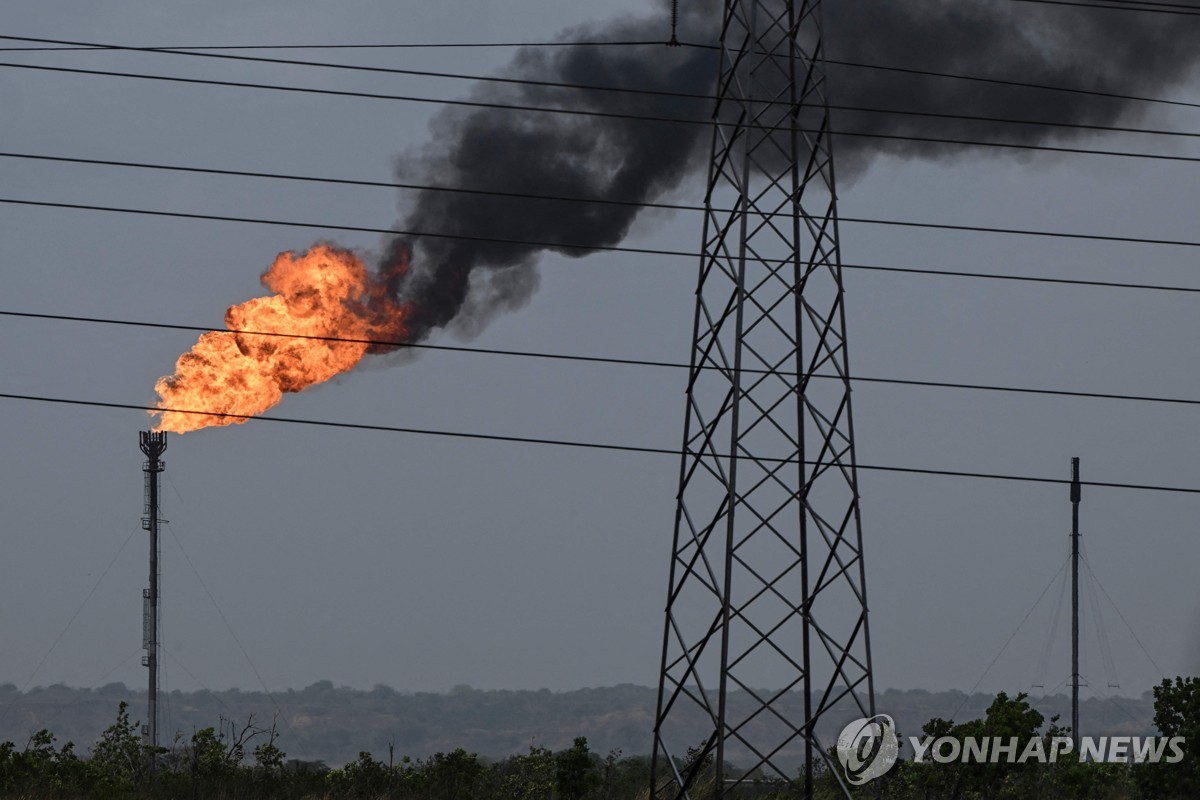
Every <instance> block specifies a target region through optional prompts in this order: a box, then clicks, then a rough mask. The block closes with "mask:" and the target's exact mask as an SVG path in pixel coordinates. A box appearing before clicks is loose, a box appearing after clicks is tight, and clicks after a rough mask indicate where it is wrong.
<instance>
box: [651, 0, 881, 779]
mask: <svg viewBox="0 0 1200 800" xmlns="http://www.w3.org/2000/svg"><path fill="white" fill-rule="evenodd" d="M720 51H721V52H720V56H719V57H720V66H719V71H718V75H717V94H718V100H717V106H716V109H715V111H714V115H713V118H714V131H713V143H712V159H711V162H710V167H709V173H708V184H707V193H706V197H705V209H706V213H705V222H704V234H703V239H704V241H703V255H702V258H701V261H700V265H699V266H700V269H699V285H698V287H697V290H696V316H695V327H694V333H693V339H692V342H693V344H692V358H691V370H690V374H689V381H688V388H687V401H686V422H685V428H684V442H683V457H682V462H681V466H680V480H679V494H678V505H677V509H676V517H675V537H674V544H673V550H672V558H671V570H670V580H669V589H668V594H667V605H666V624H665V627H664V636H663V656H662V665H661V673H660V682H659V693H658V709H657V714H656V718H655V747H654V755H653V760H654V764H653V766H654V770H655V772H654V775H655V779H654V780H655V786H654V787H653V790H652V791H653V796H654V797H655V798H667V797H694V796H696V795H697V794H698V793H702V794H704V796H706V797H708V796H713V797H724V796H728V795H730V794H737V793H739V789H740V787H741V786H742V785H743V784H746V783H749V781H750V780H752V779H754V778H755V777H759V778H762V779H766V780H772V781H786V782H788V783H791V784H793V786H794V788H797V789H799V790H800V791H801V792H802V793H803V794H804V796H806V797H810V798H811V797H812V792H813V786H812V778H813V770H814V766H815V765H816V762H817V760H818V759H824V760H825V761H826V762H827V763H828V764H829V767H830V770H831V773H832V774H833V775H835V776H837V778H838V780H839V781H840V780H841V772H840V767H839V766H838V765H837V764H836V762H834V761H833V760H832V759H831V757H830V754H829V752H828V750H829V747H830V745H832V744H833V739H834V737H836V735H837V731H836V730H830V729H828V728H823V729H822V730H818V727H821V726H822V721H823V720H825V719H826V717H827V715H829V714H830V712H831V711H836V719H830V720H829V722H828V724H829V725H832V724H834V723H835V722H841V723H844V722H846V721H849V720H850V719H853V718H856V717H869V716H872V715H873V712H874V691H873V690H874V687H873V683H872V677H871V655H870V647H869V643H868V630H867V595H866V582H865V573H864V568H863V558H862V531H861V525H860V519H859V504H858V479H857V473H856V468H855V454H854V435H853V425H852V421H851V414H850V385H849V382H848V379H847V355H846V343H845V313H844V307H843V287H842V271H841V256H840V251H839V248H838V227H837V211H836V192H835V188H834V171H833V159H832V153H831V143H830V133H829V112H828V105H827V101H826V97H825V77H824V64H823V54H822V37H821V20H820V13H819V2H815V1H814V2H810V1H809V0H803V1H802V0H726V2H725V6H724V16H723V20H722V26H721V47H720ZM816 375H823V376H834V377H839V378H841V380H832V381H831V380H812V378H813V377H814V376H816ZM764 687H771V688H764ZM838 727H840V724H839V725H838ZM727 761H729V762H733V763H735V764H736V765H737V766H738V767H739V768H741V770H744V772H740V773H738V774H737V775H734V774H732V773H731V772H730V771H729V770H728V769H727V767H726V762H727ZM801 763H803V768H802V772H801V773H800V774H801V775H802V777H801V778H799V779H797V778H796V775H797V769H798V767H799V766H800V764H801ZM710 782H711V785H710ZM841 788H842V791H843V792H844V793H846V794H847V796H848V794H849V792H848V789H847V787H846V785H845V784H844V783H843V784H842V787H841Z"/></svg>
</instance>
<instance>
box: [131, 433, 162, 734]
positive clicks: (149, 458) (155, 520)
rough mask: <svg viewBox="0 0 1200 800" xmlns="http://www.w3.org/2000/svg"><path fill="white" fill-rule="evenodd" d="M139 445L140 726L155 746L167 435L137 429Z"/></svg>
mask: <svg viewBox="0 0 1200 800" xmlns="http://www.w3.org/2000/svg"><path fill="white" fill-rule="evenodd" d="M138 446H139V447H140V448H141V450H142V453H144V454H145V456H146V460H145V461H144V462H142V472H144V473H145V478H146V504H145V507H144V510H143V512H142V528H143V529H144V530H146V531H147V532H149V534H150V587H149V588H148V589H143V590H142V647H144V648H146V655H144V656H142V666H144V667H146V669H147V679H146V681H147V683H146V724H145V725H143V726H142V736H143V737H144V738H145V740H146V744H148V745H150V746H151V747H154V748H157V747H158V663H159V662H158V642H159V629H158V612H159V593H158V578H159V568H158V557H159V542H158V526H159V523H160V522H164V521H165V520H163V519H162V518H161V515H160V513H159V507H158V498H159V491H158V490H159V475H161V474H162V471H163V469H164V468H165V467H166V464H165V463H164V462H163V460H162V454H163V453H164V452H166V450H167V434H165V433H155V432H154V431H140V432H139V433H138Z"/></svg>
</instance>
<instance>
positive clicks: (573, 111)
mask: <svg viewBox="0 0 1200 800" xmlns="http://www.w3.org/2000/svg"><path fill="white" fill-rule="evenodd" d="M0 67H9V68H11V69H28V70H40V71H45V72H60V73H71V74H79V75H100V76H106V77H115V78H134V79H139V80H150V81H166V82H173V83H186V84H192V85H204V86H225V87H235V88H243V89H263V90H271V91H281V92H297V93H303V94H319V95H326V96H335V97H354V98H361V99H370V100H392V101H402V102H411V103H428V104H434V105H448V106H456V107H464V108H491V109H502V110H509V111H524V112H530V111H532V112H539V113H548V114H565V115H574V116H583V117H593V118H609V119H626V120H636V121H642V122H656V123H666V124H674V125H705V126H708V125H712V124H713V121H712V120H711V119H690V118H683V117H663V116H652V115H648V114H633V113H623V112H616V111H594V110H590V109H579V108H554V107H550V106H532V105H520V104H510V103H491V102H485V101H480V100H450V99H445V98H434V97H418V96H415V95H396V94H382V93H376V92H357V91H349V90H342V89H318V88H314V87H306V86H284V85H281V84H267V83H252V82H248V81H224V80H215V79H203V78H184V77H179V76H172V75H148V74H145V73H137V72H117V71H113V70H92V69H81V68H76V67H52V66H48V65H44V64H14V63H10V62H0ZM914 113H916V112H914ZM921 113H925V112H921ZM929 113H931V114H932V113H933V112H929ZM981 119H983V118H981ZM1041 124H1045V123H1041ZM797 130H798V131H799V132H802V133H816V131H810V130H806V129H797ZM827 132H828V133H830V134H832V135H835V136H854V137H861V138H869V139H882V140H888V141H904V142H924V143H928V144H948V145H954V146H959V147H988V148H1000V149H1015V150H1022V151H1041V152H1048V153H1060V154H1073V155H1099V156H1110V157H1121V158H1139V159H1150V160H1157V161H1177V162H1185V163H1200V157H1195V156H1179V155H1170V154H1166V153H1135V152H1129V151H1126V150H1090V149H1087V148H1082V147H1055V146H1050V145H1035V144H1019V143H1015V142H982V141H975V140H968V139H949V138H939V137H932V136H913V135H905V134H885V133H871V132H867V131H850V130H830V131H827Z"/></svg>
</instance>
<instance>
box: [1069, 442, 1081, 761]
mask: <svg viewBox="0 0 1200 800" xmlns="http://www.w3.org/2000/svg"><path fill="white" fill-rule="evenodd" d="M1081 495H1082V492H1081V491H1080V484H1079V458H1078V457H1076V458H1072V459H1071V738H1072V739H1074V741H1075V747H1076V749H1078V748H1079V499H1080V497H1081Z"/></svg>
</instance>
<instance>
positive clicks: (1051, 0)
mask: <svg viewBox="0 0 1200 800" xmlns="http://www.w3.org/2000/svg"><path fill="white" fill-rule="evenodd" d="M1012 2H1014V3H1038V4H1041V5H1047V6H1077V7H1079V8H1106V9H1110V10H1113V11H1138V12H1141V13H1143V14H1174V15H1177V16H1183V17H1196V16H1200V9H1192V10H1185V7H1184V6H1176V7H1175V8H1164V7H1163V6H1166V5H1169V4H1166V3H1162V4H1155V6H1153V7H1144V8H1139V7H1134V6H1130V5H1119V4H1118V5H1107V4H1101V3H1082V2H1078V0H1012Z"/></svg>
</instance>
